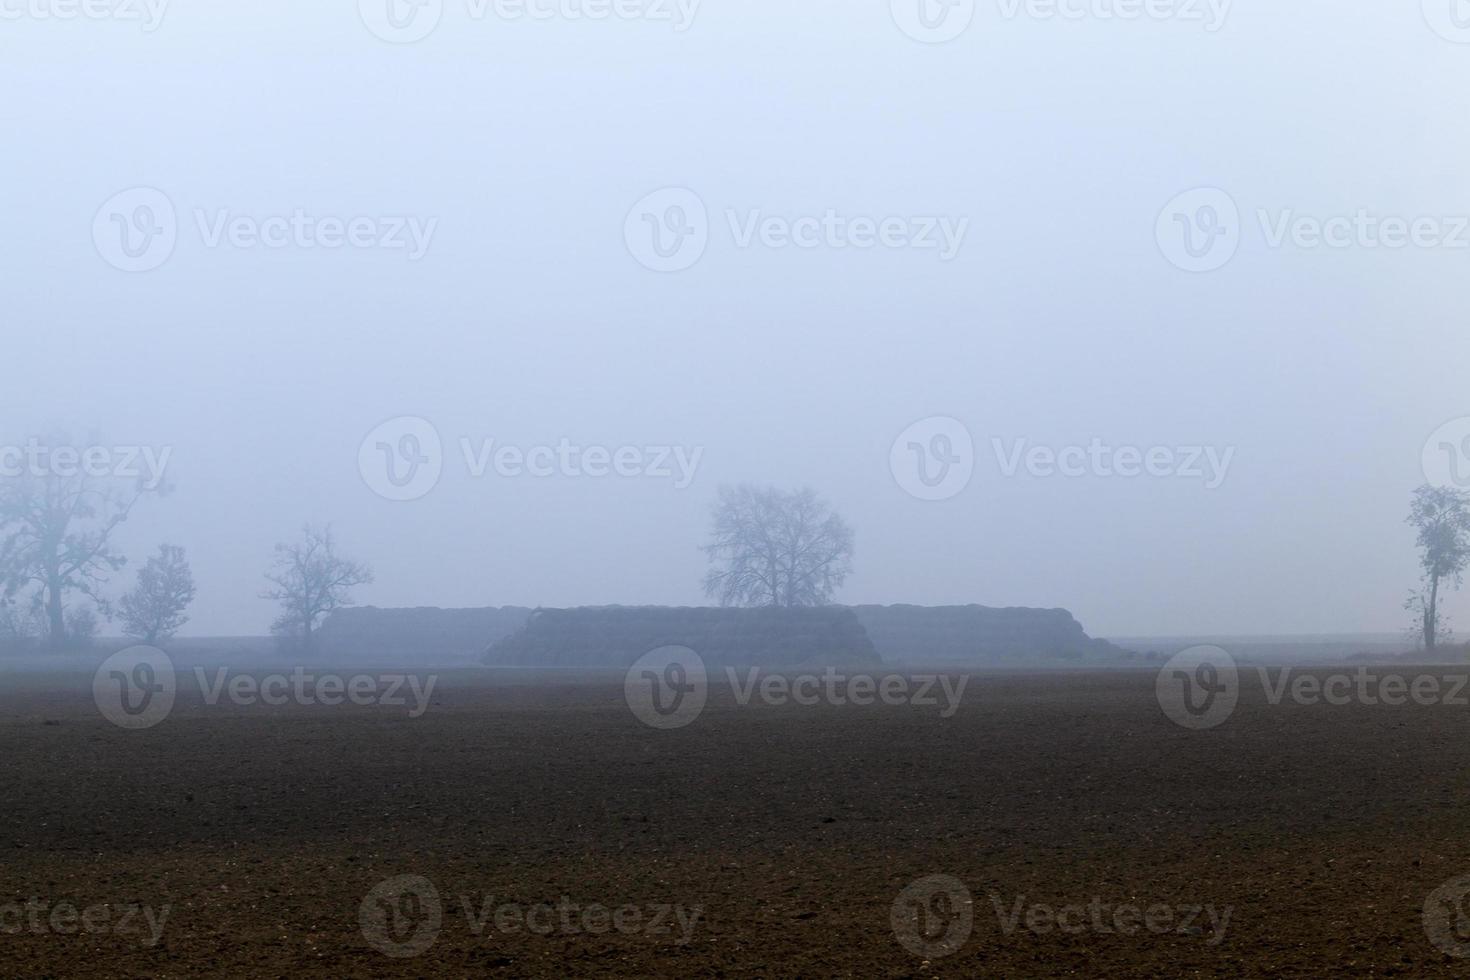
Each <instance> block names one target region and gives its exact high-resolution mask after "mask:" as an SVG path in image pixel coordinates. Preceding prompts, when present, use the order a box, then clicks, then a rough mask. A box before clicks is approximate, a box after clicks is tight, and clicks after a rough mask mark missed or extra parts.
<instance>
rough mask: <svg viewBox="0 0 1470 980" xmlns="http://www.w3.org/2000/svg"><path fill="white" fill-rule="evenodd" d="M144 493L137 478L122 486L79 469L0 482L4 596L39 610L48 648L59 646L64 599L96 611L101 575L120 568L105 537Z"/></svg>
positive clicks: (24, 473)
mask: <svg viewBox="0 0 1470 980" xmlns="http://www.w3.org/2000/svg"><path fill="white" fill-rule="evenodd" d="M148 492H150V490H149V488H147V487H145V486H144V484H143V483H142V481H139V482H138V483H137V484H136V485H133V486H127V487H124V486H121V485H119V482H118V481H117V480H115V479H108V478H104V477H95V476H91V475H89V474H87V473H86V472H85V469H84V468H80V467H78V468H67V469H66V470H65V471H64V473H63V472H58V471H57V468H55V467H52V468H50V469H48V470H46V471H44V472H37V471H34V470H30V469H22V470H19V471H17V473H16V474H15V475H7V476H6V477H5V478H4V479H3V480H0V581H3V587H4V596H5V598H6V599H7V600H14V599H15V597H16V596H17V595H22V596H25V597H26V601H28V602H29V603H30V604H31V605H32V606H33V607H35V608H36V609H38V610H41V611H43V613H44V622H45V625H46V635H47V640H48V643H49V645H50V646H51V648H52V649H59V648H61V647H63V646H65V645H66V642H67V639H68V630H67V623H66V606H67V600H68V597H69V596H72V595H81V596H85V597H87V598H88V599H90V600H92V602H93V603H95V604H96V606H97V608H98V609H100V610H101V611H102V612H103V614H104V615H105V614H107V613H108V611H109V606H108V604H107V600H106V599H105V598H104V597H103V596H102V593H101V590H102V586H103V585H104V584H105V583H106V582H107V578H108V576H109V575H110V574H111V573H113V572H116V571H117V570H118V569H120V568H122V567H123V565H125V564H126V563H127V559H126V558H124V557H123V556H122V555H121V554H120V553H119V552H118V551H117V550H116V549H115V548H114V547H113V545H112V534H113V532H114V531H115V530H117V528H118V526H119V525H121V524H122V523H123V522H124V521H126V520H127V519H128V515H129V514H130V513H132V510H133V506H134V505H135V504H137V502H138V500H139V499H140V498H141V497H142V496H143V494H144V493H148Z"/></svg>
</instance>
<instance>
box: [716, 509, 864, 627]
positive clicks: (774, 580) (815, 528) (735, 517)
mask: <svg viewBox="0 0 1470 980" xmlns="http://www.w3.org/2000/svg"><path fill="white" fill-rule="evenodd" d="M710 533H711V541H710V543H709V544H708V545H705V546H704V549H703V550H704V552H705V554H706V555H707V556H708V557H709V560H710V563H711V564H712V565H713V566H714V567H712V568H711V569H710V571H709V573H708V574H707V575H706V576H705V579H704V591H705V594H706V595H709V596H711V597H714V598H717V599H718V600H719V602H720V604H721V605H723V606H820V605H824V604H826V603H828V602H830V601H832V595H833V594H834V593H835V592H836V591H837V589H838V588H839V587H841V585H842V583H843V581H844V580H845V579H846V578H847V575H848V573H849V572H850V571H851V570H852V549H853V533H852V528H851V527H849V526H848V524H847V522H846V521H844V520H843V519H842V518H841V517H840V516H839V515H838V514H836V513H835V512H834V511H833V510H832V509H831V508H830V507H829V506H827V504H826V502H825V501H823V500H822V499H821V498H820V497H818V496H817V494H816V492H815V491H813V490H810V489H807V488H802V489H800V490H792V491H786V490H780V489H778V488H775V487H756V486H751V485H749V484H742V485H740V486H735V487H721V488H720V491H719V500H718V501H717V502H716V504H715V508H714V517H713V524H712V527H711V532H710Z"/></svg>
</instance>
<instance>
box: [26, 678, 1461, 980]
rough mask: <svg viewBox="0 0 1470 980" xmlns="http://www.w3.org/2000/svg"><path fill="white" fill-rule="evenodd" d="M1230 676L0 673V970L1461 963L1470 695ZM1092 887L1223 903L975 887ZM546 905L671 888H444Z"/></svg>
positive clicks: (1437, 967) (602, 893) (794, 969)
mask: <svg viewBox="0 0 1470 980" xmlns="http://www.w3.org/2000/svg"><path fill="white" fill-rule="evenodd" d="M1396 669H1397V670H1400V671H1405V670H1411V669H1409V668H1396ZM1444 670H1445V669H1444V668H1435V669H1434V673H1436V674H1443V673H1444ZM1252 677H1253V675H1248V679H1247V682H1246V684H1245V690H1244V693H1243V695H1242V703H1241V705H1240V707H1239V708H1238V710H1237V711H1236V713H1235V715H1234V716H1233V717H1232V718H1231V719H1230V721H1228V722H1227V723H1226V724H1225V725H1223V726H1221V727H1220V728H1218V729H1214V730H1211V731H1203V732H1194V731H1187V730H1185V729H1182V728H1180V727H1177V726H1176V725H1174V724H1173V723H1172V722H1170V721H1169V720H1168V719H1167V718H1166V717H1165V716H1164V714H1163V713H1162V711H1161V710H1160V708H1159V706H1158V704H1157V703H1156V701H1155V695H1154V675H1153V674H1152V673H1151V672H1147V671H1118V672H1110V673H1050V674H1041V675H1034V676H1022V675H1014V674H991V675H976V676H975V678H974V679H973V680H972V681H971V683H970V685H969V688H968V689H967V690H966V692H965V699H964V702H963V705H962V707H961V708H960V710H959V712H958V713H957V714H956V715H955V716H954V717H952V718H947V719H946V718H941V717H939V711H938V709H936V708H932V707H929V708H923V707H911V706H905V707H891V706H872V707H854V706H850V705H846V706H834V705H823V706H814V707H804V706H799V705H787V706H746V707H741V706H738V705H736V704H735V703H734V702H733V700H732V698H731V697H730V695H729V692H728V691H723V690H721V691H716V692H715V694H714V696H713V697H712V701H711V704H710V706H709V707H708V708H707V709H706V711H705V713H704V714H703V716H702V717H700V718H699V719H698V721H696V722H695V723H694V724H693V725H691V726H690V727H688V728H685V729H680V730H677V731H666V732H660V731H655V730H652V729H650V728H647V727H645V726H643V725H642V724H640V723H639V722H638V721H637V720H636V719H635V718H634V717H633V715H632V714H631V713H630V711H629V710H628V708H627V707H626V706H625V704H624V703H623V695H622V687H621V684H620V683H619V682H616V681H609V682H607V683H602V682H598V683H583V684H569V683H566V682H560V683H557V682H553V683H548V684H545V685H527V684H505V683H504V682H503V678H501V677H498V676H496V675H493V674H491V673H489V672H486V671H463V672H458V673H447V674H444V675H442V676H441V677H440V679H439V684H438V687H437V688H436V690H435V696H434V704H433V705H432V707H431V709H430V710H429V711H428V712H427V713H426V714H425V715H424V716H423V717H421V718H417V719H410V718H408V717H407V713H406V711H405V710H404V709H401V708H387V707H382V706H374V707H348V706H344V707H324V706H314V707H303V706H299V705H291V706H284V707H267V706H228V707H225V706H211V705H208V704H205V703H202V702H201V701H200V699H199V697H198V695H197V693H195V692H193V691H192V685H191V684H188V683H186V684H185V685H184V688H185V689H184V691H183V692H181V695H180V703H179V704H178V705H177V707H176V708H175V710H174V712H173V714H172V715H171V716H170V717H169V718H168V720H167V721H165V722H164V723H163V724H161V725H159V726H158V727H156V728H153V729H149V730H147V731H137V732H135V731H124V730H121V729H119V728H116V727H114V726H112V725H111V724H109V723H108V722H106V721H105V720H103V719H102V718H101V717H100V716H99V715H98V713H97V710H96V708H95V707H94V705H93V704H92V701H91V693H90V683H91V678H90V677H58V676H46V677H37V676H32V675H18V674H9V675H0V788H3V794H4V804H3V806H4V811H3V812H4V815H5V819H3V820H0V975H3V976H7V977H10V976H15V977H21V976H24V977H118V976H126V977H186V976H187V977H197V976H219V977H226V976H228V977H246V976H249V977H302V976H308V977H315V976H321V977H438V976H449V977H465V976H482V975H489V976H502V975H503V976H534V977H566V976H594V975H619V976H669V977H674V976H678V977H690V976H755V977H763V976H764V977H777V976H795V975H805V976H829V975H831V976H854V977H857V976H862V977H872V976H880V977H882V976H891V977H910V976H913V977H931V976H955V977H970V976H988V977H1057V976H1088V977H1100V976H1106V977H1161V978H1162V977H1168V978H1177V977H1266V976H1272V977H1281V976H1287V977H1343V976H1405V977H1407V976H1416V977H1417V976H1452V975H1460V976H1463V975H1465V973H1466V972H1467V971H1470V961H1467V960H1459V959H1455V958H1453V957H1451V956H1449V955H1447V954H1446V953H1444V952H1442V951H1441V950H1439V949H1437V948H1436V947H1435V946H1434V945H1433V944H1432V943H1431V942H1430V940H1429V938H1428V937H1427V935H1426V931H1425V926H1424V921H1423V915H1422V910H1423V907H1424V903H1425V899H1426V896H1428V895H1429V893H1430V892H1431V891H1432V890H1434V889H1435V888H1436V887H1437V886H1439V885H1441V884H1442V883H1444V882H1445V881H1447V880H1449V879H1452V878H1455V877H1457V876H1459V875H1462V874H1465V873H1467V872H1470V851H1467V847H1466V844H1467V841H1470V709H1466V708H1463V707H1453V706H1445V705H1436V706H1432V707H1427V706H1415V705H1411V706H1405V707H1386V706H1376V707H1370V706H1365V705H1361V704H1358V705H1353V706H1344V707H1334V706H1330V705H1320V706H1271V705H1268V704H1267V703H1266V701H1265V698H1264V696H1263V694H1262V691H1261V689H1260V686H1259V684H1257V683H1255V682H1254V680H1253V679H1252ZM935 874H942V875H948V876H952V877H953V878H955V879H958V881H960V882H962V883H963V884H964V886H965V887H966V888H967V889H968V892H969V893H970V895H971V896H972V898H973V905H972V906H971V907H970V911H971V914H972V916H973V932H972V934H971V935H970V937H969V939H968V941H967V942H965V943H964V945H963V946H962V947H961V948H960V949H959V951H958V952H956V953H954V954H953V955H950V956H945V957H942V958H932V957H931V958H928V959H926V958H925V957H924V956H922V955H916V954H914V953H912V952H910V951H909V950H908V949H906V948H904V946H903V945H901V944H900V942H899V941H898V939H897V938H896V937H895V933H894V930H893V927H892V926H891V923H890V914H891V910H892V907H893V904H894V901H895V899H896V898H897V897H898V896H899V893H900V892H901V891H902V890H903V889H904V888H905V887H906V886H908V885H909V884H910V883H912V882H914V881H915V880H916V879H920V878H923V877H924V876H928V875H935ZM402 875H413V876H422V877H423V878H426V879H428V880H429V881H430V882H432V884H433V886H434V888H435V889H436V892H437V894H438V895H439V897H440V899H441V902H442V919H441V924H440V926H439V929H438V931H437V935H436V937H435V938H434V941H433V942H432V944H431V945H429V946H428V948H427V949H425V950H424V951H423V952H421V953H420V954H418V955H416V956H410V957H404V958H395V957H392V956H389V955H386V954H385V953H384V952H382V951H381V950H380V949H379V948H376V947H375V946H374V944H373V943H372V942H371V941H370V938H369V936H368V935H367V934H365V932H364V929H363V927H362V925H361V921H360V912H361V909H362V906H363V904H364V900H365V899H366V898H367V896H368V895H369V893H370V892H371V891H372V890H373V889H374V888H375V886H378V885H379V884H380V883H382V882H383V881H384V880H385V879H390V878H394V877H396V876H402ZM27 902H33V903H34V902H39V903H42V904H43V905H44V906H45V907H46V908H53V907H54V906H56V905H57V904H58V903H63V902H65V903H70V904H71V905H74V906H76V907H77V908H85V907H92V906H98V905H101V904H104V903H106V904H108V905H109V907H110V908H112V909H115V910H121V909H123V908H125V907H126V906H129V905H138V906H148V907H150V908H151V909H154V910H158V909H161V908H163V907H164V906H167V907H168V909H169V917H168V919H167V920H166V924H165V926H164V928H163V930H162V933H161V938H160V940H159V941H158V942H157V944H156V945H150V944H148V942H147V941H146V940H147V938H148V937H147V933H146V929H145V928H142V927H141V926H138V925H135V926H134V928H132V929H129V930H126V931H125V932H124V933H122V934H118V933H117V932H116V930H113V931H109V932H99V933H89V932H86V931H84V930H83V931H59V930H57V929H54V928H52V927H51V926H50V924H49V923H47V922H42V926H43V928H42V929H40V930H37V929H35V928H33V927H32V924H31V923H30V922H28V921H21V920H18V919H17V918H16V917H15V915H14V914H13V913H12V914H11V917H10V918H9V919H7V918H6V917H5V913H4V906H5V905H6V904H7V903H10V904H11V905H12V906H14V905H15V904H20V905H24V904H25V903H27ZM1094 902H1096V903H1097V904H1098V905H1100V906H1101V907H1104V908H1109V909H1111V908H1116V907H1119V906H1126V905H1132V906H1137V907H1140V908H1147V907H1153V906H1160V905H1162V906H1167V907H1169V908H1170V909H1172V910H1175V914H1180V913H1182V912H1183V911H1184V910H1187V909H1189V908H1192V907H1196V906H1211V907H1213V908H1215V909H1216V910H1217V911H1218V910H1222V909H1224V908H1226V907H1229V908H1230V909H1231V915H1230V919H1229V922H1228V929H1227V930H1226V931H1225V934H1224V936H1223V939H1222V940H1221V941H1219V942H1218V943H1215V944H1212V940H1214V939H1217V938H1219V937H1217V936H1215V935H1214V934H1213V933H1212V931H1211V927H1210V923H1209V921H1208V920H1207V919H1203V918H1202V917H1201V919H1200V920H1199V921H1198V923H1197V924H1194V925H1190V926H1189V927H1188V928H1180V929H1175V928H1168V929H1162V928H1161V929H1158V930H1154V931H1149V930H1139V931H1137V932H1135V933H1134V934H1132V935H1123V934H1121V933H1119V932H1118V931H1116V930H1108V931H1104V930H1101V929H1098V928H1096V927H1095V926H1094V925H1092V924H1089V926H1088V927H1087V928H1086V929H1084V930H1081V931H1072V932H1062V931H1059V930H1057V929H1051V930H1048V931H1040V930H1037V931H1033V930H1029V929H1027V928H1026V926H1025V923H1024V921H1023V922H1022V923H1021V925H1020V927H1019V928H1016V929H1015V930H1013V931H1010V932H1007V931H1006V930H1005V929H1004V928H1003V926H1002V919H1003V916H1002V915H1001V914H1000V913H998V912H997V907H999V908H1000V909H1001V910H1002V911H1003V912H1004V913H1006V914H1010V912H1011V911H1012V910H1013V909H1014V908H1015V907H1016V905H1017V903H1020V904H1021V905H1023V906H1026V907H1029V906H1031V905H1036V904H1040V905H1046V906H1050V907H1053V908H1061V907H1063V906H1068V905H1089V904H1091V903H1094ZM567 904H570V905H575V906H577V907H578V908H583V907H586V906H589V905H593V904H596V905H600V906H604V907H606V908H608V909H614V908H618V907H622V906H635V907H637V909H638V910H639V911H640V915H642V916H643V919H642V920H641V921H642V923H643V924H644V925H645V926H646V925H647V924H648V923H649V921H650V920H651V919H652V918H653V916H654V915H655V912H656V909H657V908H659V907H674V906H677V907H679V908H681V909H682V910H684V911H685V912H686V914H687V913H688V912H689V911H690V910H694V909H698V910H699V918H698V919H697V920H696V922H695V923H694V927H693V929H692V932H691V933H690V934H689V936H688V939H687V941H683V939H684V937H683V936H682V935H681V932H680V928H679V926H678V925H677V924H676V923H674V921H673V920H672V917H670V918H668V919H667V920H666V923H667V924H666V926H665V929H666V931H663V932H658V931H654V932H652V933H650V931H649V930H648V929H647V928H641V927H640V928H638V929H627V930H624V931H618V930H615V929H605V930H603V931H600V932H597V933H591V932H588V931H587V930H586V929H581V928H579V927H575V921H577V920H573V921H574V927H575V931H573V930H572V929H568V928H563V927H561V926H560V924H559V923H558V926H557V927H556V928H553V929H552V930H550V931H549V933H544V934H543V932H531V931H528V930H527V929H526V928H517V929H515V930H514V931H512V930H511V929H508V928H507V929H501V928H497V926H496V923H495V920H494V917H493V916H492V917H491V918H490V919H489V920H488V922H487V924H486V925H485V926H484V927H483V928H479V929H477V928H476V923H475V921H474V918H475V916H478V915H480V914H482V912H483V910H484V909H486V908H490V909H496V908H512V907H513V908H521V909H525V908H530V907H533V906H537V905H550V906H558V905H567ZM467 907H468V908H467ZM409 911H410V912H413V913H414V914H418V913H422V912H423V910H422V909H412V908H410V909H409ZM467 911H468V912H469V913H470V914H469V915H467V914H466V912H467ZM118 914H120V913H118ZM558 914H560V913H558ZM18 921H19V922H20V927H19V928H18V929H11V928H9V927H8V926H7V923H9V925H10V926H14V925H15V924H16V923H17V922H18ZM515 921H517V920H514V918H513V917H512V924H514V922H515ZM521 921H523V920H521ZM629 921H631V919H629V920H625V924H626V923H627V922H629ZM1105 925H1106V923H1105ZM1200 926H1203V929H1202V930H1200V928H1199V927H1200Z"/></svg>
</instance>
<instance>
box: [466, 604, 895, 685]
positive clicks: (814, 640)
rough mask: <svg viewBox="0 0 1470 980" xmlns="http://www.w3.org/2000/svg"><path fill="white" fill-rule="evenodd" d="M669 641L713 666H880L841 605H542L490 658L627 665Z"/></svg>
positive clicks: (533, 663)
mask: <svg viewBox="0 0 1470 980" xmlns="http://www.w3.org/2000/svg"><path fill="white" fill-rule="evenodd" d="M663 646H685V647H689V648H690V649H691V650H693V651H695V652H696V653H698V654H699V655H700V657H701V658H702V659H703V660H704V662H705V665H706V667H709V668H711V669H714V668H720V667H741V668H744V667H776V668H781V667H803V668H812V667H817V668H821V667H828V666H843V667H849V666H874V665H877V664H878V663H880V660H879V658H878V654H877V652H876V651H875V650H874V649H873V644H872V643H871V642H870V641H869V640H868V636H867V634H866V633H865V632H864V631H863V628H862V625H861V624H860V623H858V620H857V617H856V616H855V615H853V612H852V610H851V609H847V608H844V607H841V606H821V607H816V608H803V609H777V608H760V609H713V608H669V607H663V606H600V607H593V608H583V609H538V610H537V611H536V612H535V614H534V615H532V617H531V620H530V622H528V623H527V624H526V627H525V629H523V630H521V631H520V632H519V633H516V634H515V635H514V636H510V637H507V638H506V639H504V640H502V641H500V642H499V643H496V644H494V645H492V646H491V647H490V650H489V651H488V652H487V653H486V655H485V662H486V663H487V664H492V665H495V666H502V667H586V668H615V669H618V670H622V669H625V668H627V667H628V666H629V665H631V664H632V663H633V662H634V661H635V660H637V659H638V658H639V657H641V656H643V655H644V654H645V653H648V652H649V651H650V650H655V649H657V648H659V647H663Z"/></svg>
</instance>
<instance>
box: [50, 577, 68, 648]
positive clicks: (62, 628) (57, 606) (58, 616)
mask: <svg viewBox="0 0 1470 980" xmlns="http://www.w3.org/2000/svg"><path fill="white" fill-rule="evenodd" d="M46 621H47V622H48V623H49V625H50V636H49V637H48V640H49V641H50V643H49V645H50V647H51V649H52V650H60V649H61V648H62V647H63V646H65V645H66V617H65V615H64V611H63V610H62V607H61V584H60V583H59V582H55V581H53V582H50V583H49V584H48V585H47V586H46Z"/></svg>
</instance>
